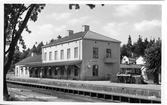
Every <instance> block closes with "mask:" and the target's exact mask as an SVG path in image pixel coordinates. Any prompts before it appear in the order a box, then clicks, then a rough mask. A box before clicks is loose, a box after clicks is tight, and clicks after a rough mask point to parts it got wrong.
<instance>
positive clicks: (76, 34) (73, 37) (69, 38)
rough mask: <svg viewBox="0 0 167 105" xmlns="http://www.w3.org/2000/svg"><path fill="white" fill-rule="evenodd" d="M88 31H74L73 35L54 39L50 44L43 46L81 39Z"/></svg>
mask: <svg viewBox="0 0 167 105" xmlns="http://www.w3.org/2000/svg"><path fill="white" fill-rule="evenodd" d="M86 32H87V31H86ZM86 32H77V33H74V34H73V35H69V36H66V37H63V38H61V39H58V40H55V41H53V42H51V43H49V44H47V45H45V46H43V47H47V46H52V45H56V44H60V43H63V42H66V41H70V40H75V39H80V38H82V37H83V36H84V35H85V34H86Z"/></svg>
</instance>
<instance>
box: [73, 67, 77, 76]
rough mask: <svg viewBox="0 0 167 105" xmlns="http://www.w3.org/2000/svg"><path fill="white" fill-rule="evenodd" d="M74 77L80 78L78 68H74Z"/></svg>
mask: <svg viewBox="0 0 167 105" xmlns="http://www.w3.org/2000/svg"><path fill="white" fill-rule="evenodd" d="M74 76H78V68H77V67H75V68H74Z"/></svg>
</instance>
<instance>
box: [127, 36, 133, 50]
mask: <svg viewBox="0 0 167 105" xmlns="http://www.w3.org/2000/svg"><path fill="white" fill-rule="evenodd" d="M127 49H128V51H130V52H132V39H131V36H130V35H129V38H128V43H127Z"/></svg>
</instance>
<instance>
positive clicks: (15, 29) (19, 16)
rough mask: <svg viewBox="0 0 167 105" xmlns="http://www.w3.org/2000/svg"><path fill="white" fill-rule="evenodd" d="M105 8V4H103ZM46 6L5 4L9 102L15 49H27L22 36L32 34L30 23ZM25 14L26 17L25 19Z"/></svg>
mask: <svg viewBox="0 0 167 105" xmlns="http://www.w3.org/2000/svg"><path fill="white" fill-rule="evenodd" d="M86 5H88V6H89V7H90V8H91V9H93V8H94V7H95V5H94V4H86ZM73 6H74V7H75V9H79V8H80V6H79V4H70V5H69V8H70V9H72V7H73ZM102 6H104V4H102ZM44 7H45V4H30V5H25V4H4V59H5V60H4V72H3V80H4V81H3V89H4V90H3V99H4V100H8V90H7V84H6V74H7V73H8V71H9V69H10V66H11V64H12V61H13V55H14V52H15V47H16V46H17V44H18V41H19V44H21V45H22V47H23V48H24V49H25V48H26V46H25V43H24V40H23V38H22V36H21V34H22V32H23V30H24V29H25V30H26V31H27V32H29V33H30V32H31V31H30V30H29V29H28V25H27V22H28V21H33V22H35V21H37V19H38V14H39V13H40V12H41V10H42V9H44ZM23 14H24V17H23Z"/></svg>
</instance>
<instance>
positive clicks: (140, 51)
mask: <svg viewBox="0 0 167 105" xmlns="http://www.w3.org/2000/svg"><path fill="white" fill-rule="evenodd" d="M134 46H135V49H134V51H135V54H136V56H137V57H139V56H144V50H145V47H144V43H143V39H142V37H141V36H140V35H139V38H138V40H137V42H136V44H135V45H134Z"/></svg>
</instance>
